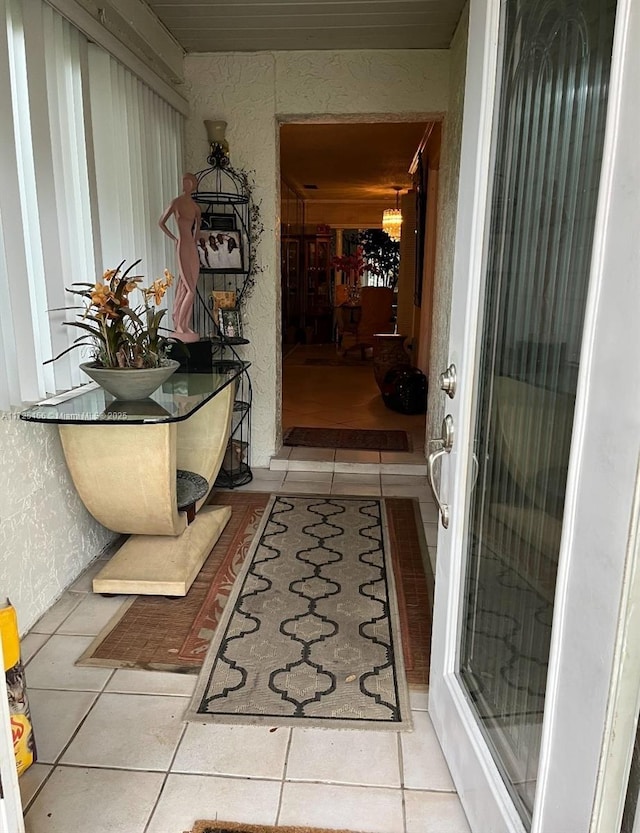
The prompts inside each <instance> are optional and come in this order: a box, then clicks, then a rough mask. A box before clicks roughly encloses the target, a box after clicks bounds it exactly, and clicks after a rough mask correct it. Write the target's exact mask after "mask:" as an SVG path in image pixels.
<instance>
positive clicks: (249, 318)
mask: <svg viewBox="0 0 640 833" xmlns="http://www.w3.org/2000/svg"><path fill="white" fill-rule="evenodd" d="M185 78H186V85H185V91H184V92H185V94H186V95H187V97H188V99H189V102H190V104H191V114H190V117H189V119H188V121H187V127H186V150H187V166H188V169H189V170H194V171H195V170H198V169H201V168H204V167H206V161H205V160H206V154H207V141H206V136H205V131H204V127H203V124H202V122H203V120H204V119H205V118H208V119H211V118H218V119H224V120H225V121H226V122H227V123H228V128H227V138H228V140H229V143H230V146H231V161H232V164H233V165H234V166H236V167H239V168H245V169H247V170H253V171H255V180H256V189H255V198H256V200H257V201H258V202H260V203H261V212H262V213H261V217H262V221H263V223H264V227H265V233H264V236H263V239H262V242H261V245H260V251H259V252H258V262H259V264H260V265H261V266H262V267H263V269H264V271H263V273H262V275H261V276H260V277H259V279H258V282H257V285H256V288H255V290H254V292H253V295H252V297H251V298H250V299H249V302H248V304H247V311H246V315H245V321H244V325H245V332H246V334H247V336H248V338H250V339H251V344H250V345H249V346H248V347H247V348H245V351H246V352H245V353H244V356H245V358H247V359H249V360H250V361H251V362H252V363H253V367H252V369H251V379H252V382H253V391H254V399H253V402H254V406H253V413H252V464H253V465H254V466H265V465H267V464H268V461H269V459H270V457H271V456H272V455H273V454H274V453H275V452H276V451H277V450H278V449H279V446H280V439H281V438H280V434H279V428H280V411H281V367H280V314H279V307H280V257H279V246H280V241H279V210H280V209H279V144H278V122H279V121H287V120H288V121H296V120H301V121H302V120H307V119H309V118H311V119H313V118H317V119H318V120H319V121H325V120H326V121H330V120H332V119H335V120H343V119H345V118H346V119H353V120H363V117H365V118H364V120H365V121H367V120H375V119H387V118H389V117H392V119H391V120H393V117H395V118H396V120H406V119H410V118H412V117H414V116H417V117H418V118H424V117H426V116H428V115H431V116H437V115H441V114H442V113H444V111H445V110H446V109H447V105H448V100H449V91H448V84H449V52H448V50H411V51H401V50H390V51H385V50H375V51H364V50H362V51H340V52H330V51H326V52H325V51H322V52H274V53H269V52H258V53H229V54H207V55H191V56H187V58H186V59H185Z"/></svg>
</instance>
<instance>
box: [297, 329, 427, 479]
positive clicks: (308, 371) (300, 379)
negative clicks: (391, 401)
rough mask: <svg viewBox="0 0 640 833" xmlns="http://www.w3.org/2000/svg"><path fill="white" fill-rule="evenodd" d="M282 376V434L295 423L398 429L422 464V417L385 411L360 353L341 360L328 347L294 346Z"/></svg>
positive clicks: (370, 370) (370, 363) (370, 368)
mask: <svg viewBox="0 0 640 833" xmlns="http://www.w3.org/2000/svg"><path fill="white" fill-rule="evenodd" d="M282 376H283V379H282V429H283V432H284V431H285V430H286V429H287V428H290V427H292V426H294V425H305V426H312V427H315V428H364V429H375V428H377V429H389V430H394V429H395V430H403V431H406V432H407V433H408V434H409V436H410V437H411V441H412V445H413V452H414V454H416V458H415V460H416V461H417V462H421V463H422V464H424V456H423V454H422V449H423V448H424V433H425V416H424V414H415V415H414V414H411V415H409V414H400V413H397V412H396V411H392V410H390V409H389V408H387V407H386V405H385V404H384V402H383V401H382V397H381V395H380V391H379V389H378V386H377V385H376V382H375V379H374V376H373V361H372V359H371V358H369V359H366V360H365V361H361V360H360V351H359V350H353V351H351V352H350V353H349V354H348V355H347V356H345V357H344V358H343V357H342V356H341V355H340V354H339V353H338V352H337V351H336V347H335V345H333V344H298V345H296V346H295V347H294V348H293V349H292V350H290V351H289V352H288V353H287V354H286V356H285V358H284V359H283V369H282ZM383 453H385V452H383ZM388 453H396V452H388ZM388 459H389V461H391V460H392V459H393V458H388ZM403 460H404V461H405V462H410V460H409V458H407V457H405V458H403ZM383 462H384V461H383Z"/></svg>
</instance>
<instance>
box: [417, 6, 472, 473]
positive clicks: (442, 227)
mask: <svg viewBox="0 0 640 833" xmlns="http://www.w3.org/2000/svg"><path fill="white" fill-rule="evenodd" d="M468 32H469V4H468V3H467V5H466V7H465V9H464V11H463V13H462V16H461V18H460V23H459V24H458V28H457V29H456V33H455V35H454V37H453V40H452V42H451V49H450V58H451V64H450V76H449V102H448V106H447V115H446V117H445V119H444V122H443V125H442V155H441V162H440V191H439V194H438V231H437V241H436V268H435V276H434V288H433V318H432V340H431V355H430V360H429V381H430V385H429V396H428V402H427V426H426V431H427V438H428V439H429V438H432V437H439V436H440V433H441V424H442V419H443V417H444V413H445V403H446V402H447V401H448V400H447V397H446V395H445V394H444V393H443V392H442V391H441V390H440V388H439V386H438V376H439V375H440V373H442V371H443V370H445V368H446V367H447V366H448V364H449V315H450V312H451V294H452V288H453V256H454V249H455V235H456V215H457V209H458V176H459V173H460V146H461V143H462V111H463V106H464V82H465V70H466V62H467V35H468ZM436 477H439V472H436Z"/></svg>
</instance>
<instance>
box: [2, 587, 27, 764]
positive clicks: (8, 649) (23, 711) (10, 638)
mask: <svg viewBox="0 0 640 833" xmlns="http://www.w3.org/2000/svg"><path fill="white" fill-rule="evenodd" d="M0 605H1V606H0V639H2V653H3V655H4V672H5V677H6V680H7V694H8V697H9V715H10V720H11V734H12V736H13V751H14V754H15V756H16V766H17V768H18V775H22V773H23V772H24V771H25V770H26V769H28V768H29V767H30V766H31V764H32V763H34V761H35V760H36V744H35V738H34V734H33V726H32V725H31V712H30V711H29V700H28V698H27V686H26V682H25V678H24V669H23V667H22V662H21V661H20V637H19V632H18V617H17V616H16V611H15V608H14V607H13V605H12V604H11V602H10V601H9V599H7V600H6V602H5V603H4V604H3V605H2V603H0Z"/></svg>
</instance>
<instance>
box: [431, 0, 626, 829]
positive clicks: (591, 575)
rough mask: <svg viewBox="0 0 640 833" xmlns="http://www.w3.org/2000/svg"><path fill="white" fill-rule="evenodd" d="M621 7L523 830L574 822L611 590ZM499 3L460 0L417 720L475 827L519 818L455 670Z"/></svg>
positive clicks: (601, 673) (622, 142)
mask: <svg viewBox="0 0 640 833" xmlns="http://www.w3.org/2000/svg"><path fill="white" fill-rule="evenodd" d="M632 4H633V0H619V2H618V10H617V18H616V32H615V38H614V50H613V61H612V70H611V84H610V94H609V105H608V112H607V127H606V138H605V149H604V164H603V169H602V174H601V183H600V193H599V202H598V211H597V218H596V227H595V233H594V251H593V258H592V264H591V275H590V289H589V297H588V301H587V309H586V316H585V325H584V340H583V351H582V357H581V363H580V373H579V381H578V391H577V397H576V411H575V421H574V433H573V442H572V450H571V457H570V464H569V476H568V481H567V495H566V503H565V517H564V526H563V535H562V543H561V550H560V564H559V570H558V578H557V587H556V600H555V609H554V622H553V633H552V644H551V654H550V663H549V678H548V687H547V699H546V708H545V718H544V723H543V738H542V751H541V757H540V768H539V775H538V787H537V794H536V802H535V809H534V816H533V823H532V833H549V831H554V833H555V831H562V833H585V831H587V830H589V829H590V825H591V823H592V814H593V802H594V799H595V795H596V786H597V783H598V777H599V768H600V759H601V751H602V748H603V742H604V735H605V726H606V714H607V702H608V698H609V694H610V685H611V678H612V671H613V667H614V652H615V644H616V633H617V625H618V619H619V607H620V600H621V594H622V590H623V587H624V576H625V553H626V551H627V542H628V535H629V526H630V519H631V516H632V504H633V494H634V483H635V474H636V465H637V460H638V443H639V442H640V417H639V415H640V374H639V373H638V369H637V363H638V357H639V356H640V340H639V333H640V248H639V246H638V242H637V240H638V229H637V223H638V217H639V216H640V167H639V164H638V152H637V136H638V135H640V107H638V102H637V78H638V77H640V63H639V55H640V30H639V27H640V20H639V15H638V9H637V8H635V9H632ZM499 7H500V2H499V0H471V8H470V23H469V46H468V55H467V79H466V87H465V110H464V122H463V137H462V151H461V166H460V186H459V197H458V206H459V208H458V217H457V229H456V252H455V260H454V289H453V301H452V318H451V330H450V345H451V348H450V356H449V360H450V361H451V362H454V363H455V364H456V365H457V370H458V380H459V382H458V394H457V395H456V398H455V399H454V400H452V401H449V400H446V401H447V411H448V412H449V413H451V414H452V415H453V417H454V421H455V427H456V439H455V442H454V449H453V451H452V452H451V454H450V455H447V456H446V457H445V459H444V460H443V464H442V466H443V467H442V486H441V491H442V495H441V497H442V499H443V501H444V502H445V503H447V504H449V505H450V509H451V522H450V525H449V528H448V529H447V530H444V529H440V534H439V541H438V562H437V572H436V599H435V610H434V626H433V637H432V666H431V684H430V685H431V688H430V692H431V694H430V710H431V715H432V719H433V722H434V725H435V728H436V731H437V733H438V736H439V738H440V741H441V744H442V746H443V749H444V752H445V755H446V758H447V761H448V763H449V766H450V769H451V771H452V775H453V777H454V781H455V782H456V786H457V788H458V790H459V792H460V796H461V799H462V802H463V805H464V806H465V810H466V812H467V815H468V817H469V819H470V822H471V825H472V829H473V830H474V831H475V832H476V833H493V831H496V833H498V832H499V833H503V831H509V833H520V831H522V829H523V827H522V823H521V822H520V819H519V816H518V814H517V812H516V810H515V807H514V806H513V803H512V801H511V799H510V798H509V795H508V793H507V790H506V787H505V786H504V784H503V782H502V779H501V777H500V774H499V772H498V770H497V767H496V765H495V764H494V762H493V759H492V757H491V755H490V753H489V750H488V748H487V746H486V743H485V741H484V738H483V736H482V734H481V732H480V730H479V728H478V727H477V725H476V722H475V719H474V717H473V713H472V711H471V709H470V707H469V705H468V703H467V700H466V696H465V693H464V691H463V689H462V687H461V686H460V684H459V682H458V678H457V677H456V674H455V671H456V667H457V645H458V633H459V630H460V627H461V619H462V610H463V594H462V574H463V552H464V542H465V533H466V530H465V521H466V517H465V515H466V513H465V511H464V507H466V506H467V501H468V496H469V491H470V485H471V484H470V480H469V478H468V475H467V473H468V472H469V471H470V466H471V450H472V449H471V445H472V432H473V426H472V421H471V420H472V414H473V412H474V390H473V388H474V378H475V370H476V368H475V363H476V361H477V348H476V345H477V343H478V331H479V324H480V307H481V304H480V301H481V298H482V285H483V284H482V278H483V275H482V272H483V254H484V252H483V246H484V233H485V213H486V207H487V204H488V194H489V186H490V170H491V164H490V163H491V132H492V120H493V112H494V102H495V93H496V91H495V83H496V81H495V79H496V67H497V61H498V34H499ZM634 46H635V49H634ZM441 370H444V368H441ZM442 395H444V394H442Z"/></svg>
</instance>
